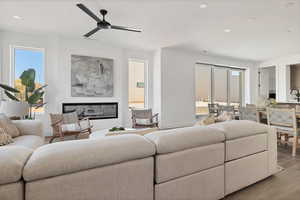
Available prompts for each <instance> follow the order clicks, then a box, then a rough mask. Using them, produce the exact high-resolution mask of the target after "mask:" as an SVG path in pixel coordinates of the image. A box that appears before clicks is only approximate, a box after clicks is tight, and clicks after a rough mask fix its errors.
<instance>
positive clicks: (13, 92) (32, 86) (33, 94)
mask: <svg viewBox="0 0 300 200" xmlns="http://www.w3.org/2000/svg"><path fill="white" fill-rule="evenodd" d="M35 74H36V73H35V70H34V69H28V70H25V71H24V72H23V73H22V74H21V76H20V84H19V85H18V86H17V87H15V88H13V87H10V86H8V85H5V84H0V88H2V89H3V90H4V93H5V95H6V96H7V97H8V98H9V99H11V100H13V101H16V102H20V103H24V102H25V103H28V105H29V114H28V115H27V116H26V118H27V119H34V117H35V116H34V115H33V109H38V108H41V107H43V106H44V105H45V104H46V103H45V102H44V100H43V96H44V93H45V91H44V89H45V88H46V87H47V85H43V86H40V85H38V84H37V83H35Z"/></svg>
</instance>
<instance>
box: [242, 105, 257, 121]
mask: <svg viewBox="0 0 300 200" xmlns="http://www.w3.org/2000/svg"><path fill="white" fill-rule="evenodd" d="M239 113H240V120H250V121H255V122H260V120H259V113H258V112H257V110H256V107H254V108H253V107H241V108H239Z"/></svg>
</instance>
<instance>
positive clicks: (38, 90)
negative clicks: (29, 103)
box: [33, 85, 48, 93]
mask: <svg viewBox="0 0 300 200" xmlns="http://www.w3.org/2000/svg"><path fill="white" fill-rule="evenodd" d="M46 87H48V85H43V86H41V87H39V88H37V89H36V90H34V91H33V92H34V93H35V92H40V91H41V90H43V89H44V88H46Z"/></svg>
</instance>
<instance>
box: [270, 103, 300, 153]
mask: <svg viewBox="0 0 300 200" xmlns="http://www.w3.org/2000/svg"><path fill="white" fill-rule="evenodd" d="M267 120H268V125H269V126H272V127H274V128H276V130H277V138H278V140H279V141H281V137H282V136H284V137H285V142H286V143H290V142H289V138H293V142H292V156H296V150H297V146H298V132H299V128H298V124H297V119H296V111H295V109H294V108H293V109H283V108H267Z"/></svg>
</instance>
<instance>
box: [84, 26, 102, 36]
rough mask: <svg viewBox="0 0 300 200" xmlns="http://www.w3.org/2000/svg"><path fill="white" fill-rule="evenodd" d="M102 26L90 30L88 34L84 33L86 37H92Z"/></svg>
mask: <svg viewBox="0 0 300 200" xmlns="http://www.w3.org/2000/svg"><path fill="white" fill-rule="evenodd" d="M99 30H100V28H99V27H97V28H94V29H93V30H91V31H90V32H88V33H87V34H85V35H84V37H90V36H91V35H93V34H94V33H96V32H97V31H99Z"/></svg>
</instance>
